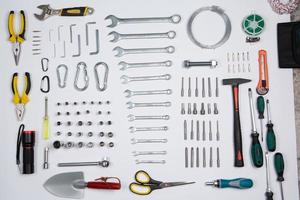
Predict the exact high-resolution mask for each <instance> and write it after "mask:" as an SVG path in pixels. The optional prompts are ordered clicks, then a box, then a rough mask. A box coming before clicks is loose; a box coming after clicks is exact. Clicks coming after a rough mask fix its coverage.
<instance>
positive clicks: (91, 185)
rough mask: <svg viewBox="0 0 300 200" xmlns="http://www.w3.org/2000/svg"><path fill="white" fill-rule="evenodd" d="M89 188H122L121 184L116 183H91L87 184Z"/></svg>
mask: <svg viewBox="0 0 300 200" xmlns="http://www.w3.org/2000/svg"><path fill="white" fill-rule="evenodd" d="M87 188H93V189H107V190H119V189H120V188H121V184H120V183H115V182H100V181H90V182H87Z"/></svg>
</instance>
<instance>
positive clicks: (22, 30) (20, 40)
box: [8, 10, 26, 43]
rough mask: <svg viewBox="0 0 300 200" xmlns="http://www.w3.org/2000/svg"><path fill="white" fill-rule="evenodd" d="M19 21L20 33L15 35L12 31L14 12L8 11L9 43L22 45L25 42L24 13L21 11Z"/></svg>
mask: <svg viewBox="0 0 300 200" xmlns="http://www.w3.org/2000/svg"><path fill="white" fill-rule="evenodd" d="M20 16H21V21H20V26H21V27H20V33H19V34H18V35H17V34H16V32H15V29H14V17H15V12H14V11H10V13H9V15H8V32H9V39H8V40H9V41H10V42H18V43H23V42H24V41H25V29H26V20H25V13H24V11H23V10H21V11H20Z"/></svg>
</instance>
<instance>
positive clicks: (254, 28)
mask: <svg viewBox="0 0 300 200" xmlns="http://www.w3.org/2000/svg"><path fill="white" fill-rule="evenodd" d="M264 27H265V20H264V19H263V18H262V17H261V16H260V15H257V14H251V15H248V16H247V17H245V18H244V19H243V22H242V28H243V30H244V32H245V33H246V34H247V35H249V36H251V37H257V36H258V35H260V34H261V33H262V32H263V30H264Z"/></svg>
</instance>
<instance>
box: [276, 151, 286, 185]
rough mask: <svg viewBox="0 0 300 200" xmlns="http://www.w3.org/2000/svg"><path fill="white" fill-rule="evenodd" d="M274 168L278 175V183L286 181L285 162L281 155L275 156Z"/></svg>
mask: <svg viewBox="0 0 300 200" xmlns="http://www.w3.org/2000/svg"><path fill="white" fill-rule="evenodd" d="M274 166H275V171H276V174H277V181H280V182H282V181H284V178H283V171H284V160H283V156H282V154H281V153H275V155H274Z"/></svg>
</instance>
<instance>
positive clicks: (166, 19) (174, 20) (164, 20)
mask: <svg viewBox="0 0 300 200" xmlns="http://www.w3.org/2000/svg"><path fill="white" fill-rule="evenodd" d="M108 19H110V20H111V24H110V25H108V26H107V27H110V28H113V27H115V26H117V25H118V24H140V23H173V24H178V23H179V22H180V20H181V17H180V15H172V16H170V17H147V18H118V17H116V16H114V15H108V16H107V17H105V20H108Z"/></svg>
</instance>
